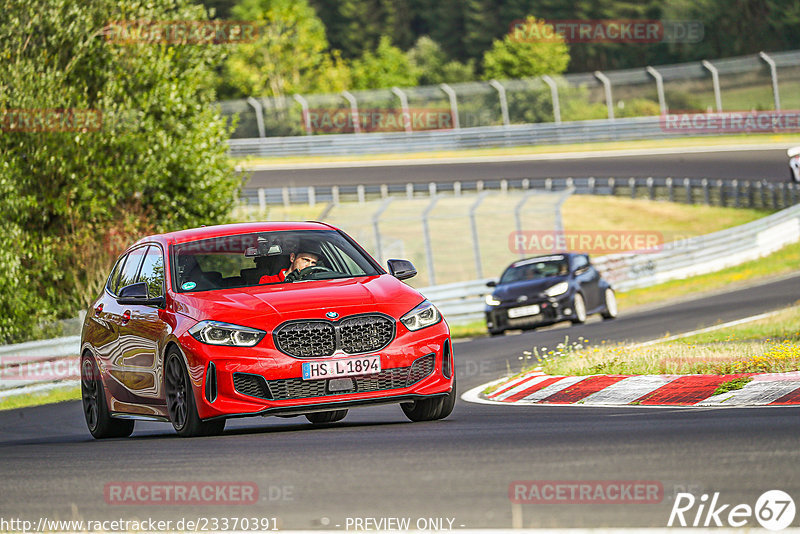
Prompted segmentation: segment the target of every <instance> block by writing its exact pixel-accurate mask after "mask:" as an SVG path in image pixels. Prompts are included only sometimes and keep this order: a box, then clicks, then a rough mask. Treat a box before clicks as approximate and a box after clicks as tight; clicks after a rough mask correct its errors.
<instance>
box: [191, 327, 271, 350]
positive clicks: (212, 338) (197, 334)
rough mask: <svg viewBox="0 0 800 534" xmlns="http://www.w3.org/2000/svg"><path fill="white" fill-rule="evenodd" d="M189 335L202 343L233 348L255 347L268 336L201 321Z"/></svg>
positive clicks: (261, 331)
mask: <svg viewBox="0 0 800 534" xmlns="http://www.w3.org/2000/svg"><path fill="white" fill-rule="evenodd" d="M189 333H190V334H192V337H194V338H195V339H196V340H197V341H199V342H201V343H206V344H208V345H227V346H233V347H253V346H255V345H257V344H258V342H259V341H261V340H262V339H264V336H265V335H266V334H267V333H266V332H264V331H263V330H257V329H255V328H248V327H246V326H239V325H235V324H229V323H221V322H219V321H200V322H199V323H197V324H196V325H194V326H193V327H191V328H190V329H189Z"/></svg>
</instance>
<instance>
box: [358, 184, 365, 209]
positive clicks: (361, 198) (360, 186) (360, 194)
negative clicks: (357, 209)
mask: <svg viewBox="0 0 800 534" xmlns="http://www.w3.org/2000/svg"><path fill="white" fill-rule="evenodd" d="M356 194H357V195H358V203H359V204H363V203H364V202H366V193H365V191H364V184H358V185H357V186H356Z"/></svg>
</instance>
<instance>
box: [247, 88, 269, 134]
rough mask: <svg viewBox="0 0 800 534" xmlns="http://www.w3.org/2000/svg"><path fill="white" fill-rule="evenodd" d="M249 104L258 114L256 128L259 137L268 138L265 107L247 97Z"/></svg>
mask: <svg viewBox="0 0 800 534" xmlns="http://www.w3.org/2000/svg"><path fill="white" fill-rule="evenodd" d="M247 103H248V104H250V105H251V106H252V107H253V109H254V110H255V112H256V127H257V128H258V136H259V137H266V133H265V132H264V107H263V106H262V105H261V102H259V101H258V100H256V99H255V98H253V97H252V96H248V97H247Z"/></svg>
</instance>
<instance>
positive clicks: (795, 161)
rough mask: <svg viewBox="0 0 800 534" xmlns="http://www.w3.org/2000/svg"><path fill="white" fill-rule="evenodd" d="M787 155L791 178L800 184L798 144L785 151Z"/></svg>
mask: <svg viewBox="0 0 800 534" xmlns="http://www.w3.org/2000/svg"><path fill="white" fill-rule="evenodd" d="M786 153H787V154H788V155H789V173H790V174H791V175H792V180H794V181H795V182H797V183H799V184H800V146H796V147H794V148H790V149H789V150H787V151H786Z"/></svg>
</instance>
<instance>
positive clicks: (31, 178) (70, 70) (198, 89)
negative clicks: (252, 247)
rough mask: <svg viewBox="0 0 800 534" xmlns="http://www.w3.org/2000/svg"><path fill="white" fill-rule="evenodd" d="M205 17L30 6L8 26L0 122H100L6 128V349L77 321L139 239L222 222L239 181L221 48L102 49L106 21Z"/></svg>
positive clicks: (1, 181) (181, 6)
mask: <svg viewBox="0 0 800 534" xmlns="http://www.w3.org/2000/svg"><path fill="white" fill-rule="evenodd" d="M205 16H206V15H205V13H204V12H203V10H202V8H199V7H198V6H194V5H191V4H189V3H188V2H187V1H178V2H175V1H172V0H158V1H153V0H141V1H139V0H132V1H130V2H126V3H125V5H124V6H122V5H119V4H118V3H117V2H114V1H113V0H95V1H94V2H91V3H87V4H83V3H75V2H71V1H69V0H31V1H29V2H15V3H11V4H6V5H5V9H4V10H3V11H2V12H0V109H3V110H20V113H21V114H22V115H25V116H28V117H30V116H34V115H37V114H41V113H42V112H43V110H69V109H72V110H79V112H80V113H84V114H88V115H89V116H94V117H95V118H97V115H92V114H91V113H89V112H90V111H92V110H96V111H98V112H100V113H101V117H102V123H100V122H98V121H95V122H87V123H86V124H83V125H81V126H69V125H67V126H65V127H63V128H60V129H58V128H57V129H55V130H57V131H53V129H52V128H49V127H41V128H38V130H40V131H35V130H36V129H31V128H28V129H27V131H20V130H19V129H18V128H17V129H15V130H14V131H10V129H11V127H10V126H9V123H8V122H6V123H5V124H4V129H5V130H6V131H5V132H4V133H3V135H2V137H0V167H1V168H2V172H0V210H2V212H3V215H4V216H3V221H2V223H0V250H1V251H2V252H0V261H2V267H3V268H2V269H1V270H0V340H3V341H5V342H9V341H14V340H19V339H23V338H24V337H25V336H26V332H28V331H29V330H30V329H31V328H32V327H33V325H35V324H36V323H38V322H40V321H41V320H43V319H48V320H53V319H58V318H61V317H70V316H74V315H75V314H76V313H77V311H78V310H79V309H81V308H84V307H85V306H86V305H87V304H88V303H89V299H92V298H93V297H94V296H95V294H96V293H97V291H98V290H99V287H100V284H101V283H102V277H103V275H104V274H105V272H106V270H107V269H108V268H109V266H110V263H111V262H112V261H113V259H114V258H115V257H116V255H117V254H118V253H119V252H120V250H121V249H122V248H124V247H125V246H127V245H128V244H130V242H131V240H133V239H135V238H136V237H138V236H140V235H142V234H143V233H145V232H151V231H162V230H172V229H178V228H182V227H186V226H197V225H199V224H207V223H215V222H221V221H223V220H225V219H226V217H227V215H228V213H229V211H230V209H231V206H232V203H233V194H234V191H235V190H236V189H237V188H238V186H239V180H238V179H237V178H236V175H235V174H234V172H233V169H232V166H231V163H230V162H229V160H228V158H227V154H226V145H225V143H224V140H225V139H226V138H227V136H228V133H229V132H228V129H227V127H226V126H225V122H224V120H223V119H222V118H221V117H220V116H219V114H218V112H217V109H216V108H215V107H214V106H213V102H214V101H215V99H216V96H215V94H214V91H213V89H212V81H213V68H214V66H215V65H216V64H218V62H219V61H220V58H221V56H222V53H223V50H222V47H221V46H213V45H190V44H169V43H161V42H156V43H152V42H140V43H134V44H120V43H117V42H114V41H113V40H109V39H107V38H105V37H104V31H107V28H108V25H109V22H111V21H121V20H127V21H133V20H150V21H176V20H203V19H204V18H205ZM104 29H105V30H104ZM32 130H33V131H32ZM41 130H44V131H41ZM58 130H61V131H58Z"/></svg>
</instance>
